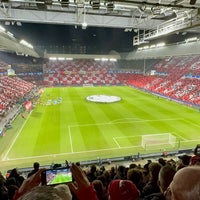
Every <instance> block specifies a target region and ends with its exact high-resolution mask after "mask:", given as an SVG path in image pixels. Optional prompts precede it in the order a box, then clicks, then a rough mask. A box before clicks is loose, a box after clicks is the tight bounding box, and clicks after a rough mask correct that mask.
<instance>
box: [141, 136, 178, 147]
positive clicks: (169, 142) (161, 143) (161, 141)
mask: <svg viewBox="0 0 200 200" xmlns="http://www.w3.org/2000/svg"><path fill="white" fill-rule="evenodd" d="M141 145H142V147H143V148H145V149H147V148H150V147H152V148H153V147H157V148H160V149H161V148H166V147H169V146H170V147H175V145H176V137H175V136H174V135H172V134H171V133H161V134H148V135H142V143H141Z"/></svg>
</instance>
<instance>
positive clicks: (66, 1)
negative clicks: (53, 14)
mask: <svg viewBox="0 0 200 200" xmlns="http://www.w3.org/2000/svg"><path fill="white" fill-rule="evenodd" d="M59 2H60V5H61V6H62V7H68V6H69V3H70V2H69V0H60V1H59Z"/></svg>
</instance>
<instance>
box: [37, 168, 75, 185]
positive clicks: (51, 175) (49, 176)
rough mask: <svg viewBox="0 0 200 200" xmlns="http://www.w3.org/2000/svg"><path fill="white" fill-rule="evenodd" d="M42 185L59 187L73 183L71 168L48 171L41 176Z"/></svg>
mask: <svg viewBox="0 0 200 200" xmlns="http://www.w3.org/2000/svg"><path fill="white" fill-rule="evenodd" d="M41 179H42V185H57V184H62V183H69V182H72V173H71V171H70V168H57V169H47V170H45V171H43V173H42V175H41Z"/></svg>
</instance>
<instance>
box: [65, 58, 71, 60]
mask: <svg viewBox="0 0 200 200" xmlns="http://www.w3.org/2000/svg"><path fill="white" fill-rule="evenodd" d="M65 60H73V58H65Z"/></svg>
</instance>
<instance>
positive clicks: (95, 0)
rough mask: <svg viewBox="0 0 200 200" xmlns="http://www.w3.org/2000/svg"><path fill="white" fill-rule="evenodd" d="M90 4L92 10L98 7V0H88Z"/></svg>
mask: <svg viewBox="0 0 200 200" xmlns="http://www.w3.org/2000/svg"><path fill="white" fill-rule="evenodd" d="M90 5H91V6H92V9H93V10H98V9H99V8H100V0H93V1H90Z"/></svg>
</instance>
